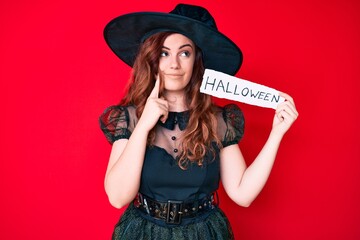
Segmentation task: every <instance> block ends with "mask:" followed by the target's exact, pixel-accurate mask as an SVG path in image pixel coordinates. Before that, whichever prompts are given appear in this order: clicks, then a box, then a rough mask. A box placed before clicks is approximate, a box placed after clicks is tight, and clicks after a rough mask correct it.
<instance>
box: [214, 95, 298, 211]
mask: <svg viewBox="0 0 360 240" xmlns="http://www.w3.org/2000/svg"><path fill="white" fill-rule="evenodd" d="M281 95H282V96H283V97H285V99H286V101H285V102H284V103H282V104H280V105H279V107H278V108H277V109H276V112H275V116H274V121H273V128H272V130H271V133H270V135H269V138H268V139H267V141H266V143H265V145H264V147H263V148H262V149H261V151H260V153H259V154H258V156H257V157H256V158H255V160H254V161H253V163H252V164H251V165H250V166H249V167H246V164H245V161H244V157H243V155H242V153H241V151H240V149H239V147H238V145H231V146H228V147H225V148H223V149H222V150H221V152H220V159H221V160H220V161H221V162H220V164H221V179H222V183H223V186H224V189H225V191H226V193H227V194H228V195H229V197H230V198H231V199H232V200H233V201H234V202H236V203H237V204H238V205H241V206H245V207H247V206H249V205H250V204H251V202H252V201H253V200H254V199H255V198H256V197H257V196H258V195H259V193H260V192H261V190H262V188H263V187H264V185H265V183H266V181H267V179H268V177H269V175H270V172H271V169H272V166H273V164H274V161H275V157H276V154H277V151H278V148H279V146H280V142H281V140H282V138H283V136H284V134H285V133H286V132H287V131H288V129H289V128H290V126H291V125H292V123H293V122H294V121H295V120H296V118H297V116H298V113H297V111H296V108H295V105H294V102H293V100H292V98H291V97H290V96H288V95H287V94H284V93H282V94H281Z"/></svg>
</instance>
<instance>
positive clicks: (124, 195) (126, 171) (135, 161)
mask: <svg viewBox="0 0 360 240" xmlns="http://www.w3.org/2000/svg"><path fill="white" fill-rule="evenodd" d="M158 91H159V81H156V83H155V87H154V89H153V91H152V92H151V94H150V96H149V98H148V100H147V103H146V105H145V108H144V111H143V113H142V115H141V117H140V119H139V121H138V123H137V125H136V127H135V129H134V131H133V132H132V134H131V136H130V138H129V140H127V139H120V140H118V141H115V142H114V144H113V147H112V150H111V154H110V159H109V164H108V167H107V170H106V174H105V191H106V193H107V195H108V198H109V201H110V203H111V205H113V206H114V207H116V208H121V207H123V206H124V205H126V204H128V203H129V202H131V201H132V200H133V199H134V198H135V196H136V194H137V193H138V190H139V187H140V179H141V171H142V166H143V162H144V156H145V150H146V144H147V137H148V134H149V132H150V130H151V129H152V128H153V127H154V126H155V124H156V123H157V121H158V120H159V118H160V117H161V120H162V121H166V118H167V114H168V103H167V101H165V100H163V99H160V98H158Z"/></svg>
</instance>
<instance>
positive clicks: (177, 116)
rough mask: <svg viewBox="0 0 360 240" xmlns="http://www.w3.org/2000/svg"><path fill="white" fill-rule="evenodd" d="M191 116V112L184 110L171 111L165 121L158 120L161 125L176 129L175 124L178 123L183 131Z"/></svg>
mask: <svg viewBox="0 0 360 240" xmlns="http://www.w3.org/2000/svg"><path fill="white" fill-rule="evenodd" d="M189 118H190V112H189V111H184V112H169V115H168V118H167V119H166V121H165V123H162V122H160V121H159V122H158V123H159V125H160V126H162V127H164V128H166V129H169V130H174V128H175V125H176V124H178V125H179V128H180V130H181V131H183V130H184V129H185V128H186V126H187V124H188V122H189Z"/></svg>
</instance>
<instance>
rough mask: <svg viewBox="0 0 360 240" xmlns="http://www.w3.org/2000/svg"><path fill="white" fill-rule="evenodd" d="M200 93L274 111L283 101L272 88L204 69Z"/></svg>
mask: <svg viewBox="0 0 360 240" xmlns="http://www.w3.org/2000/svg"><path fill="white" fill-rule="evenodd" d="M200 92H202V93H206V94H209V95H212V96H215V97H218V98H226V99H229V100H234V101H238V102H243V103H247V104H251V105H255V106H259V107H266V108H273V109H276V107H277V105H278V104H279V103H282V102H284V101H285V99H284V98H283V97H280V96H279V92H278V91H277V90H275V89H273V88H269V87H266V86H264V85H261V84H257V83H253V82H250V81H247V80H244V79H241V78H237V77H234V76H231V75H228V74H225V73H222V72H218V71H215V70H211V69H205V73H204V76H203V81H202V83H201V87H200Z"/></svg>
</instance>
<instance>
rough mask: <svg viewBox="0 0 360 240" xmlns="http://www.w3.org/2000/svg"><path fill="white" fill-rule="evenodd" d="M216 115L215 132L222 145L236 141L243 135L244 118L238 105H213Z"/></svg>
mask: <svg viewBox="0 0 360 240" xmlns="http://www.w3.org/2000/svg"><path fill="white" fill-rule="evenodd" d="M215 109H216V110H215V112H216V116H217V133H218V136H219V137H220V139H221V140H222V144H223V146H224V147H226V146H228V145H231V144H235V143H238V141H240V139H241V138H242V137H243V135H244V128H245V119H244V114H243V112H242V111H241V109H240V107H239V106H238V105H236V104H233V103H232V104H227V105H225V106H223V107H220V106H215Z"/></svg>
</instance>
